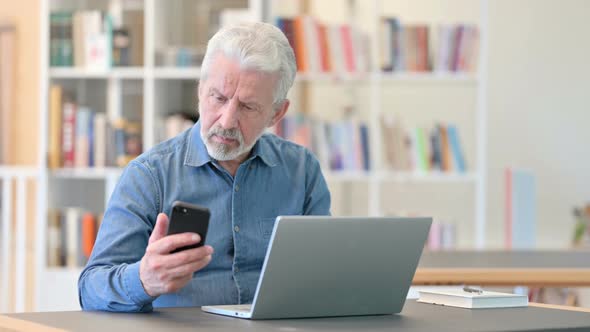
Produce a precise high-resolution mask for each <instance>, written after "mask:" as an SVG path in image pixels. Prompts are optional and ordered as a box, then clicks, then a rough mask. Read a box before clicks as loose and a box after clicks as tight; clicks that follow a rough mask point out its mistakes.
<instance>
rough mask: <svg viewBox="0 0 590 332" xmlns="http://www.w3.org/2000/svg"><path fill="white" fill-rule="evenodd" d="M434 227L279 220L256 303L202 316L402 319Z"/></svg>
mask: <svg viewBox="0 0 590 332" xmlns="http://www.w3.org/2000/svg"><path fill="white" fill-rule="evenodd" d="M431 222H432V219H431V218H357V217H355V218H340V217H319V216H279V217H277V219H276V222H275V225H274V229H273V232H272V236H271V238H270V242H269V245H268V249H267V252H266V257H265V259H264V263H263V266H262V271H261V274H260V278H259V279H258V285H257V287H256V293H255V295H254V301H253V303H252V304H245V305H219V306H203V307H201V309H202V310H203V311H205V312H209V313H213V314H220V315H227V316H232V317H239V318H247V319H279V318H304V317H335V316H357V315H386V314H394V313H399V312H400V311H401V310H402V308H403V305H404V303H405V300H406V296H407V293H408V290H409V288H410V285H411V283H412V279H413V277H414V272H415V271H416V267H417V266H418V261H419V259H420V255H421V254H422V249H423V248H424V243H425V241H426V238H427V236H428V231H429V229H430V224H431Z"/></svg>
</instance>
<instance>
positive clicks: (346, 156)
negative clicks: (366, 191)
mask: <svg viewBox="0 0 590 332" xmlns="http://www.w3.org/2000/svg"><path fill="white" fill-rule="evenodd" d="M274 132H275V134H277V135H278V136H281V137H283V138H285V139H287V140H290V141H293V142H295V143H297V144H299V145H302V146H305V147H307V148H309V149H310V150H311V151H312V152H313V153H314V154H315V156H316V157H317V158H318V160H319V162H320V165H321V167H322V168H323V169H330V170H333V171H369V170H370V169H371V167H370V147H369V129H368V126H367V125H366V124H365V123H364V122H362V121H359V120H356V119H344V120H341V121H334V122H327V121H321V120H318V119H315V118H312V117H310V116H306V115H304V114H301V113H298V114H294V115H289V116H286V117H284V118H283V119H282V120H281V121H280V122H279V123H278V124H277V125H276V126H275V128H274Z"/></svg>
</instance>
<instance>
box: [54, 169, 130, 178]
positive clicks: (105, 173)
mask: <svg viewBox="0 0 590 332" xmlns="http://www.w3.org/2000/svg"><path fill="white" fill-rule="evenodd" d="M122 172H123V169H122V168H117V167H107V168H91V167H90V168H60V169H55V170H52V171H51V172H50V175H51V176H53V177H55V178H61V179H99V180H100V179H106V178H109V177H118V176H120V175H121V173H122Z"/></svg>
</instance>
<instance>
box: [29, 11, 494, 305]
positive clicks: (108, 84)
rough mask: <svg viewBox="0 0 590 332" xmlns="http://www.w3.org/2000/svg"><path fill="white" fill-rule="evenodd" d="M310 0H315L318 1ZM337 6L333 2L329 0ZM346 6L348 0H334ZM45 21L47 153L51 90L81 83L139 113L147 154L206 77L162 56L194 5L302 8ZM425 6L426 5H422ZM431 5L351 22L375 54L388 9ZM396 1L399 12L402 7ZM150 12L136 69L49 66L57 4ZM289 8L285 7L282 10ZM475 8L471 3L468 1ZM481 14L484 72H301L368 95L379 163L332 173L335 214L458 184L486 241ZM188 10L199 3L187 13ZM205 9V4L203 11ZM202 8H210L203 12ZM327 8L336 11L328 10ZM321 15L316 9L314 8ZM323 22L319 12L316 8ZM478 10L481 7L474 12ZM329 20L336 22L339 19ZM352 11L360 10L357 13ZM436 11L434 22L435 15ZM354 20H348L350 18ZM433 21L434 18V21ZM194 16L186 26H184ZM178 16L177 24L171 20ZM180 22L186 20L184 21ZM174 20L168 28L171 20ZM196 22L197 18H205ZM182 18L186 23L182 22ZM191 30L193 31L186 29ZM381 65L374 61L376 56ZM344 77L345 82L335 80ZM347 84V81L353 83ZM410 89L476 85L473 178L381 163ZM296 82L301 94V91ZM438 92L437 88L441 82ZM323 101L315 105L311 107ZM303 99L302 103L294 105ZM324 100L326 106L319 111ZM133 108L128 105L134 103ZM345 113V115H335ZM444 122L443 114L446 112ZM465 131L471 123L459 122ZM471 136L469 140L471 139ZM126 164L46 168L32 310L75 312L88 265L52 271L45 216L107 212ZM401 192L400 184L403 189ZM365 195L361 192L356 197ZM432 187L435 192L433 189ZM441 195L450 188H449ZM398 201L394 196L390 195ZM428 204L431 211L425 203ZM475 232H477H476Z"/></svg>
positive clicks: (268, 15) (381, 208)
mask: <svg viewBox="0 0 590 332" xmlns="http://www.w3.org/2000/svg"><path fill="white" fill-rule="evenodd" d="M310 2H311V1H310ZM329 2H330V3H331V1H329ZM336 2H338V3H340V4H345V5H346V4H347V3H348V2H347V1H336ZM443 2H444V3H447V2H452V3H455V2H460V3H465V2H468V3H472V2H473V1H468V0H461V1H460V0H445V1H443ZM41 3H42V5H41V13H40V22H41V30H42V43H41V46H42V47H41V49H42V55H41V57H42V60H41V62H42V66H41V78H42V82H41V85H40V86H41V89H42V91H43V93H42V102H41V106H40V108H41V109H40V114H41V117H40V121H41V123H42V125H41V135H40V137H41V138H42V139H41V141H40V142H39V143H40V150H41V156H42V157H43V158H41V159H42V160H45V156H46V155H47V151H48V145H47V139H46V138H47V137H48V126H49V125H48V123H49V119H48V109H49V97H48V92H49V87H50V84H52V83H59V84H63V85H65V86H69V87H70V88H71V89H75V90H76V92H77V98H78V100H79V101H81V102H84V103H89V104H90V106H91V107H94V108H96V109H97V110H100V111H104V112H106V113H107V114H122V113H124V112H129V111H130V110H132V109H133V110H135V111H137V112H139V116H140V118H141V122H142V128H143V132H142V142H143V149H144V151H145V150H147V149H149V148H150V147H152V146H153V145H155V144H157V143H158V137H157V130H156V128H157V127H158V126H160V125H161V122H160V117H161V116H163V115H164V114H166V113H168V112H169V111H174V110H177V109H181V108H192V109H196V95H195V89H196V86H197V85H196V82H197V80H198V77H199V75H200V70H199V68H198V67H166V66H161V65H160V64H159V63H158V61H157V59H156V50H158V49H160V48H161V47H163V46H165V45H167V43H170V42H174V43H183V42H185V41H186V40H190V39H191V38H194V37H195V36H194V33H196V32H194V31H193V32H187V31H185V30H186V29H185V30H183V29H182V27H183V26H186V25H188V26H191V27H192V26H193V25H194V24H196V23H195V22H193V21H194V20H196V19H197V18H198V15H197V14H191V13H194V10H195V9H194V8H195V6H209V7H207V8H210V7H211V6H219V5H220V3H231V5H232V6H237V7H242V8H249V10H250V12H251V15H252V17H253V18H255V19H258V20H263V19H264V20H272V19H273V17H274V16H275V15H283V14H284V13H287V14H292V15H294V14H301V13H300V12H297V10H298V8H297V6H298V5H293V3H295V2H285V1H276V0H273V1H270V0H226V1H215V0H173V1H168V0H110V1H100V0H86V1H75V0H42V1H41ZM313 3H314V6H317V9H319V10H323V9H322V8H323V7H326V6H328V7H327V8H329V5H327V4H326V2H324V1H322V2H313ZM415 3H419V4H415ZM425 3H428V4H431V5H432V6H433V7H435V8H434V9H433V10H432V12H436V9H441V8H443V7H444V6H442V5H440V4H438V1H437V0H421V1H417V2H415V1H411V2H410V1H401V0H400V1H391V2H390V1H385V0H383V1H367V2H365V1H356V4H355V6H358V11H359V12H358V15H356V14H355V15H354V16H355V17H354V18H353V20H354V22H355V24H357V23H358V24H359V25H360V26H362V27H363V29H365V31H367V32H369V33H370V36H371V40H372V49H373V51H372V52H375V50H376V48H377V47H378V45H377V40H378V38H375V36H377V31H378V27H377V25H376V24H377V22H378V18H379V17H381V16H382V15H390V16H393V15H396V16H399V17H400V18H401V19H402V20H405V19H406V17H405V16H404V15H405V12H404V11H406V12H408V13H412V14H413V13H415V12H418V13H419V12H420V11H422V9H423V8H422V7H424V4H425ZM396 5H399V6H400V7H399V8H400V9H401V10H400V11H399V12H397V7H396ZM128 7H129V8H132V9H140V10H143V31H144V38H143V61H142V62H143V63H142V64H141V65H138V66H132V67H116V68H112V69H108V70H99V71H96V70H88V69H84V68H77V67H67V68H66V67H60V68H51V67H50V66H49V62H48V59H49V27H50V22H49V15H50V13H51V12H52V11H56V10H78V9H87V8H90V9H99V10H103V11H110V12H111V13H112V11H115V12H114V13H112V14H114V15H119V14H120V12H118V11H120V10H125V9H126V8H128ZM281 7H286V8H281ZM468 7H470V8H473V7H474V6H473V5H470V6H468ZM476 7H477V8H478V9H477V12H476V13H475V16H477V18H478V19H479V21H478V24H479V29H480V36H481V37H480V41H481V42H480V45H481V50H480V55H481V58H480V61H479V66H478V68H479V69H478V72H477V73H475V74H457V75H455V74H411V73H381V72H380V71H379V70H376V69H373V70H371V72H370V73H368V74H367V75H363V76H362V77H357V76H351V77H338V78H335V77H334V76H333V75H330V74H314V73H306V74H300V75H298V77H297V83H296V84H297V85H302V84H307V85H309V86H310V87H311V89H310V90H311V91H313V90H314V89H315V88H316V87H317V88H318V90H319V92H318V94H322V93H324V90H323V89H324V88H326V86H327V89H328V90H330V89H341V88H343V87H342V86H344V89H346V90H345V91H347V92H351V95H352V96H357V97H360V98H363V96H365V97H366V99H363V102H364V104H365V106H366V107H365V109H366V112H365V113H364V115H363V116H364V118H365V119H366V120H367V121H368V123H369V127H370V133H371V134H370V135H371V137H370V142H371V159H372V160H371V164H372V165H376V167H375V168H374V169H373V170H372V171H371V172H325V175H326V178H327V179H328V182H329V185H330V187H331V190H332V191H333V192H334V195H333V196H334V201H335V205H338V204H336V202H337V201H342V202H343V203H341V204H340V206H341V207H343V211H342V212H341V211H334V212H335V214H351V213H355V212H356V211H352V210H348V211H344V210H346V209H347V208H349V205H360V206H362V207H363V209H364V210H363V211H361V212H356V213H355V214H364V215H372V216H377V215H384V214H387V213H388V211H386V208H387V207H388V205H389V203H388V200H389V197H388V195H389V193H388V192H387V190H388V189H389V188H398V189H395V190H397V192H403V191H404V190H405V189H404V188H414V187H416V186H418V187H420V186H426V187H427V188H432V187H437V188H438V187H440V188H443V189H436V190H442V191H438V192H437V194H436V195H435V196H436V197H427V198H425V199H424V200H425V201H428V200H431V201H435V202H436V201H437V199H438V198H437V197H438V196H440V195H444V192H445V190H446V189H444V188H454V187H463V188H464V187H467V188H468V189H467V190H466V192H468V194H467V196H468V197H470V199H471V200H472V201H473V205H474V208H473V209H470V211H473V213H469V214H470V216H469V217H468V219H469V220H468V221H465V222H463V223H462V224H460V225H458V226H459V227H462V226H463V225H464V224H468V225H470V227H469V228H470V234H469V236H468V237H469V238H470V239H472V240H471V241H470V242H469V243H468V245H469V246H472V247H477V248H482V247H484V246H485V200H486V199H485V177H486V171H485V165H486V160H485V147H486V142H485V137H486V132H485V129H486V126H485V123H486V99H485V93H486V86H485V81H486V66H485V64H486V61H485V60H486V59H485V55H486V36H487V1H486V0H480V1H479V2H478V3H477V6H476ZM186 8H192V9H190V10H186ZM199 8H201V7H199ZM201 9H202V8H201ZM328 13H330V12H329V11H328ZM312 14H314V15H315V14H316V13H312ZM317 14H318V17H319V18H320V19H321V20H322V19H324V17H322V16H321V15H319V14H321V13H317ZM471 14H473V13H471ZM324 16H326V17H327V18H328V20H329V19H332V18H331V15H326V12H324ZM349 16H352V15H349ZM433 17H434V19H433ZM444 18H445V11H444V10H443V14H441V15H440V16H436V15H432V14H431V13H430V10H429V14H428V15H426V16H424V17H418V18H409V19H418V20H420V19H423V20H427V23H429V24H430V23H432V24H434V23H437V22H441V21H443V22H445V20H444ZM349 19H350V18H349ZM455 19H456V20H458V21H459V22H463V21H465V20H464V19H463V17H462V16H461V15H459V16H458V17H452V15H451V20H455ZM428 20H430V21H428ZM185 21H186V22H185ZM170 22H174V24H172V23H170ZM179 22H182V23H179ZM169 23H170V24H169ZM197 23H198V22H197ZM183 24H184V25H183ZM185 33H187V34H188V35H183V34H185ZM373 63H375V62H373ZM335 81H338V83H334V84H333V82H335ZM346 86H348V87H346ZM392 86H395V87H406V88H407V87H408V86H410V88H411V89H420V88H422V87H423V86H426V87H427V89H433V87H438V86H444V87H450V89H455V87H465V86H468V88H467V89H470V90H471V91H467V93H471V97H467V98H468V99H469V98H470V99H469V100H470V101H471V104H470V105H471V106H468V107H467V108H470V112H472V113H473V114H472V116H469V119H470V121H468V122H469V123H467V124H466V126H465V127H468V128H471V130H472V135H471V136H472V140H471V142H472V143H471V146H469V147H467V148H466V150H467V155H468V161H469V165H470V171H469V172H468V173H466V174H446V173H424V174H422V173H414V172H392V171H389V170H387V169H386V168H384V167H383V156H382V155H381V151H382V144H383V143H382V142H381V133H380V129H379V116H380V114H381V112H382V111H383V108H384V107H385V105H387V103H388V100H389V99H390V98H391V96H390V95H389V93H390V90H391V87H392ZM297 89H298V88H297V87H296V88H295V89H294V92H293V96H294V97H296V94H297ZM434 89H436V88H434ZM313 103H316V104H313ZM295 105H296V102H294V106H295ZM312 105H314V107H313V108H314V109H312V110H311V112H314V111H323V109H324V108H323V107H322V101H321V100H320V101H319V102H312ZM315 105H317V106H318V107H316V106H315ZM127 106H129V107H127ZM426 113H427V114H424V115H423V116H424V117H426V118H428V117H430V118H431V119H437V117H436V114H433V113H432V112H426ZM335 116H338V114H335ZM438 119H443V120H444V119H445V118H444V117H441V118H438ZM461 130H463V127H461ZM463 139H464V140H465V137H463ZM120 173H121V170H120V169H118V168H101V169H94V168H83V169H79V168H77V169H59V170H50V169H48V168H47V166H46V165H45V163H43V164H42V165H40V166H39V172H38V176H39V177H38V178H39V186H38V188H39V191H40V194H39V199H38V201H37V209H38V210H37V225H36V226H37V227H36V238H37V239H38V241H37V247H36V256H37V263H36V271H35V291H34V302H35V307H34V308H33V309H34V310H41V311H45V310H73V309H74V310H75V309H78V308H79V306H78V297H77V279H78V276H79V273H80V271H81V268H76V269H69V268H48V267H47V261H46V255H47V253H46V249H45V248H46V245H47V238H46V234H47V212H48V210H49V209H54V208H64V207H68V206H82V207H84V208H85V209H88V210H90V211H93V212H102V211H103V210H104V208H105V205H106V202H107V200H108V197H109V195H110V193H111V192H112V190H113V188H114V185H115V184H116V182H117V180H118V177H119V175H120ZM400 188H401V189H400ZM357 192H358V193H357ZM427 192H428V191H427ZM441 193H442V194H441ZM392 199H394V200H396V198H395V197H394V198H392ZM425 206H426V207H425V208H424V210H427V209H428V205H426V204H425ZM471 230H472V232H471Z"/></svg>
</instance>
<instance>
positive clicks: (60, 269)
mask: <svg viewBox="0 0 590 332" xmlns="http://www.w3.org/2000/svg"><path fill="white" fill-rule="evenodd" d="M82 269H83V267H65V266H54V267H46V268H45V271H44V272H45V273H49V274H52V275H53V276H56V277H64V276H65V277H68V276H71V275H77V276H79V275H80V273H82Z"/></svg>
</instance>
